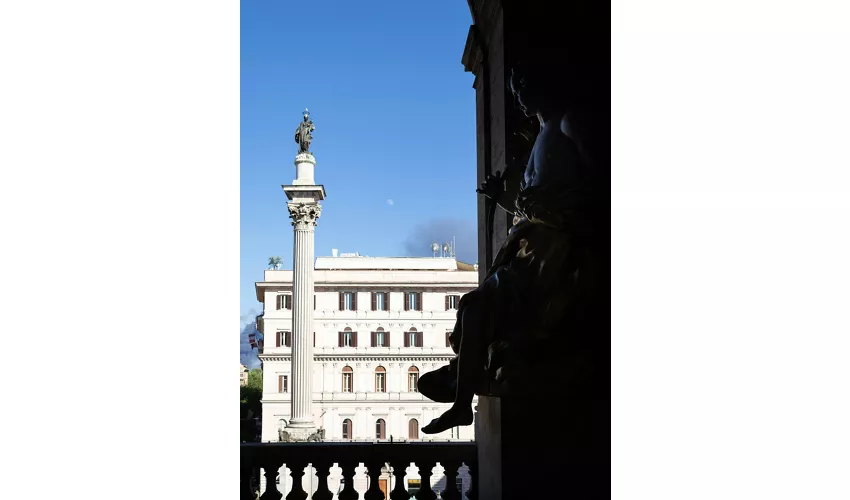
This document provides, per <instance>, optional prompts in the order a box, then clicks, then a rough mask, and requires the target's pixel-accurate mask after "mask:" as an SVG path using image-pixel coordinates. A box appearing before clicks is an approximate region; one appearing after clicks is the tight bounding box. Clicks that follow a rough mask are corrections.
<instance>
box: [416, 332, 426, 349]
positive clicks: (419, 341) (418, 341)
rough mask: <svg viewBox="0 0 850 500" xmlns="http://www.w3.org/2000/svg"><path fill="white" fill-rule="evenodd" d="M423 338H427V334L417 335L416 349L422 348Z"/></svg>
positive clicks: (420, 333)
mask: <svg viewBox="0 0 850 500" xmlns="http://www.w3.org/2000/svg"><path fill="white" fill-rule="evenodd" d="M423 337H425V334H424V333H422V332H419V333H417V334H416V347H422V345H423V344H422V339H423Z"/></svg>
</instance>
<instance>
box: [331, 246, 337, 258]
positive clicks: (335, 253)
mask: <svg viewBox="0 0 850 500" xmlns="http://www.w3.org/2000/svg"><path fill="white" fill-rule="evenodd" d="M331 255H333V256H334V257H339V250H337V249H336V248H332V249H331Z"/></svg>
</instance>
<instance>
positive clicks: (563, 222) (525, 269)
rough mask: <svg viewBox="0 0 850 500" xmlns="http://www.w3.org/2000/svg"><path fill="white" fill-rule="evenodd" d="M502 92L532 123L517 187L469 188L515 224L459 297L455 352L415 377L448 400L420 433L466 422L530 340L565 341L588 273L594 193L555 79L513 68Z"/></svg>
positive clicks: (541, 71) (540, 69) (499, 183)
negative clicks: (478, 279) (478, 280)
mask: <svg viewBox="0 0 850 500" xmlns="http://www.w3.org/2000/svg"><path fill="white" fill-rule="evenodd" d="M511 90H512V91H513V93H514V96H515V98H516V99H517V101H518V103H519V105H520V107H521V108H522V110H523V112H524V113H525V114H526V116H529V117H532V116H536V117H537V119H538V121H539V123H540V132H539V133H538V135H537V139H536V140H535V142H534V145H533V147H532V150H531V154H530V157H529V160H528V165H527V167H526V169H525V172H524V173H523V175H522V180H521V181H518V182H517V184H519V186H518V187H519V189H518V190H517V189H516V187H517V186H505V184H506V182H505V179H504V178H502V176H500V175H499V174H498V173H497V174H496V175H493V176H488V177H487V178H486V180H485V182H484V183H483V184H482V186H481V188H480V189H479V190H478V192H479V193H481V194H483V195H484V196H487V197H488V198H491V199H492V200H494V201H495V202H497V203H498V204H499V205H500V206H502V207H503V208H504V209H505V210H507V211H508V212H509V213H511V214H513V215H514V225H513V227H511V229H510V231H509V233H508V237H507V240H506V241H505V243H504V244H503V245H502V247H501V249H500V250H499V252H498V254H497V255H496V257H495V259H494V262H493V266H492V267H491V268H490V270H489V272H488V274H487V277H486V278H485V279H484V281H483V282H482V284H481V285H480V286H479V287H478V288H477V289H476V290H474V291H472V292H470V293H468V294H466V295H464V296H463V298H462V299H461V301H460V304H459V307H458V313H457V321H456V323H455V327H454V330H453V332H452V333H451V335H450V342H451V345H452V349H453V350H454V352H455V353H456V354H457V356H456V357H455V358H454V359H453V360H452V361H451V362H450V363H449V365H448V366H446V367H443V368H441V369H439V370H436V371H433V372H429V373H426V374H424V375H423V376H422V377H421V379H420V381H419V390H420V391H421V392H422V394H424V395H425V396H426V397H428V398H430V399H432V400H434V401H438V402H445V403H449V402H451V403H453V405H452V407H451V408H450V409H449V410H447V411H446V412H445V413H443V415H441V416H440V417H439V418H436V419H434V420H433V421H431V423H429V424H428V425H426V426H425V427H423V428H422V432H424V433H426V434H435V433H439V432H442V431H445V430H447V429H449V428H451V427H455V426H459V425H470V424H471V423H472V420H473V413H472V408H471V403H472V398H473V396H474V394H475V393H476V392H479V393H487V392H488V389H487V388H488V386H489V382H490V380H491V379H494V378H495V379H496V380H499V379H500V378H501V376H502V375H503V373H502V370H501V369H502V368H504V366H505V365H506V364H510V363H511V361H512V360H511V358H512V357H519V356H526V357H528V356H530V357H532V358H533V357H534V356H535V354H534V350H533V348H532V349H531V350H529V349H528V348H527V346H528V345H529V344H534V343H535V342H538V341H545V340H547V339H552V338H555V337H558V336H564V335H569V334H570V332H565V331H563V330H564V325H565V324H570V321H569V320H567V321H565V319H568V318H569V317H570V316H571V314H572V313H575V311H576V309H577V308H579V307H580V306H579V305H578V304H579V303H580V299H581V296H582V294H583V293H584V288H585V286H586V282H587V281H588V280H587V278H588V277H590V276H592V275H593V273H592V272H590V273H587V272H586V271H590V269H588V264H587V262H589V261H588V259H586V257H587V254H588V252H587V251H585V248H584V247H583V239H584V234H586V233H587V232H588V227H587V226H588V225H589V223H588V221H589V220H591V218H588V217H586V216H585V212H586V211H588V210H589V211H592V210H593V206H594V203H595V198H594V189H593V188H592V187H591V186H592V183H591V182H588V179H589V178H590V176H589V170H590V168H589V166H588V164H587V163H586V162H585V161H584V160H583V157H582V154H581V152H580V150H579V148H578V146H577V145H576V143H575V142H574V141H573V140H572V138H571V137H570V133H569V132H570V131H569V120H568V119H567V116H569V113H568V108H569V106H568V105H567V103H566V100H564V99H559V97H560V95H559V92H562V88H561V87H560V86H559V85H558V78H557V77H556V76H555V75H553V74H550V73H548V72H547V71H546V67H545V66H544V65H539V64H538V65H529V66H524V67H518V68H516V70H515V71H513V72H512V75H511ZM512 205H513V206H512ZM591 280H592V278H591ZM518 346H522V347H518ZM520 353H521V354H520Z"/></svg>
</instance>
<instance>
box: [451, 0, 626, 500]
mask: <svg viewBox="0 0 850 500" xmlns="http://www.w3.org/2000/svg"><path fill="white" fill-rule="evenodd" d="M468 1H469V5H470V11H471V14H472V20H473V26H472V27H471V29H470V36H469V39H468V41H467V46H466V48H465V50H464V57H463V63H464V66H465V67H466V69H467V71H471V72H473V73H474V74H475V76H476V79H475V84H474V87H475V91H476V127H477V134H478V137H477V143H476V144H477V148H478V161H477V173H478V176H477V177H478V182H479V183H480V182H483V180H484V177H485V175H486V174H488V173H492V172H495V171H497V170H498V171H502V172H504V170H505V168H506V167H507V166H509V165H511V166H514V167H519V168H523V167H524V164H525V162H526V161H527V155H528V152H529V149H530V147H531V143H530V142H528V141H527V140H525V139H523V138H522V137H521V136H520V135H519V134H518V131H519V130H520V129H523V128H525V129H531V130H534V129H535V127H536V125H534V124H531V126H529V121H528V120H529V119H528V118H526V117H524V116H523V115H522V114H521V113H520V112H519V110H518V109H517V108H516V106H515V104H514V102H513V97H512V95H511V94H510V91H509V87H508V78H509V75H510V69H511V67H512V66H513V65H514V64H516V63H517V62H518V61H522V60H527V59H529V58H535V59H536V60H538V61H539V60H543V61H546V63H547V64H551V65H552V67H553V68H556V69H557V70H558V71H562V72H563V73H564V75H565V78H563V81H564V84H563V86H562V87H561V88H562V89H563V92H564V93H565V94H569V95H570V96H578V97H577V100H578V101H579V102H580V103H581V108H582V109H581V112H580V113H577V114H576V116H575V119H574V121H575V123H574V131H575V133H576V135H577V136H578V137H577V139H579V140H581V141H582V145H583V147H584V148H585V149H586V150H587V151H588V152H589V155H590V157H591V159H592V163H593V165H594V168H595V169H596V171H597V172H598V182H599V190H600V192H602V193H605V194H607V193H610V144H611V143H610V114H611V108H610V4H608V3H607V2H598V1H591V0H580V1H576V0H565V1H562V2H553V1H550V0H521V1H520V0H503V1H496V0H468ZM558 81H559V82H561V81H562V79H561V78H558ZM471 188H472V187H471ZM470 191H471V189H470ZM478 198H479V199H478V232H479V248H478V254H479V260H478V262H479V265H480V267H479V273H480V277H481V278H482V279H483V277H484V274H485V273H486V271H487V268H489V266H490V264H491V263H492V259H493V257H494V255H495V252H496V251H498V249H499V247H500V245H501V244H502V242H503V241H504V239H505V237H506V235H507V230H508V228H509V227H510V223H511V217H510V216H509V215H507V214H506V213H505V212H503V211H501V210H497V213H496V217H495V218H494V230H493V235H492V239H490V240H488V238H487V234H486V231H485V229H486V216H487V215H486V212H487V203H485V201H484V200H483V197H481V196H479V197H478ZM598 234H599V239H598V242H597V245H596V250H595V251H596V252H597V253H598V257H599V260H600V261H601V262H602V263H603V266H602V267H603V268H605V270H604V272H602V273H601V275H600V276H599V280H600V286H601V289H602V295H603V296H606V295H607V300H602V301H598V302H597V303H595V304H594V305H593V307H592V308H591V309H590V310H588V312H587V318H589V319H587V320H586V321H585V323H583V329H585V330H586V331H585V332H584V334H585V335H586V336H587V337H588V338H591V339H593V342H590V343H588V345H586V346H584V347H586V348H588V349H591V350H592V351H593V356H592V358H593V359H592V367H593V368H592V370H591V372H590V373H589V374H588V375H587V378H586V379H583V381H582V387H580V388H579V389H580V390H578V391H575V392H573V393H572V394H566V393H565V390H564V386H563V384H562V383H561V381H559V380H558V379H557V377H546V379H544V377H540V378H541V380H539V384H538V386H537V387H536V390H534V391H529V392H528V393H527V394H525V395H511V396H504V397H502V398H493V397H489V396H481V397H480V398H479V411H478V414H477V418H476V420H477V421H476V440H477V441H478V448H479V468H480V478H481V479H480V481H479V483H480V488H479V491H480V495H479V498H482V499H483V498H487V499H494V500H497V499H499V498H504V499H514V498H517V499H519V498H575V499H589V498H593V499H597V498H598V499H603V498H610V215H607V216H606V215H605V214H602V216H601V217H600V220H599V228H598ZM565 354H566V353H565ZM567 358H569V356H565V362H568V361H566V359H567Z"/></svg>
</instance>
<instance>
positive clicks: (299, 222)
mask: <svg viewBox="0 0 850 500" xmlns="http://www.w3.org/2000/svg"><path fill="white" fill-rule="evenodd" d="M286 208H288V209H289V217H290V218H292V225H293V226H295V229H312V228H314V227H316V223H317V221H318V219H319V216H320V215H321V214H322V206H321V205H319V204H318V203H287V204H286Z"/></svg>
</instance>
